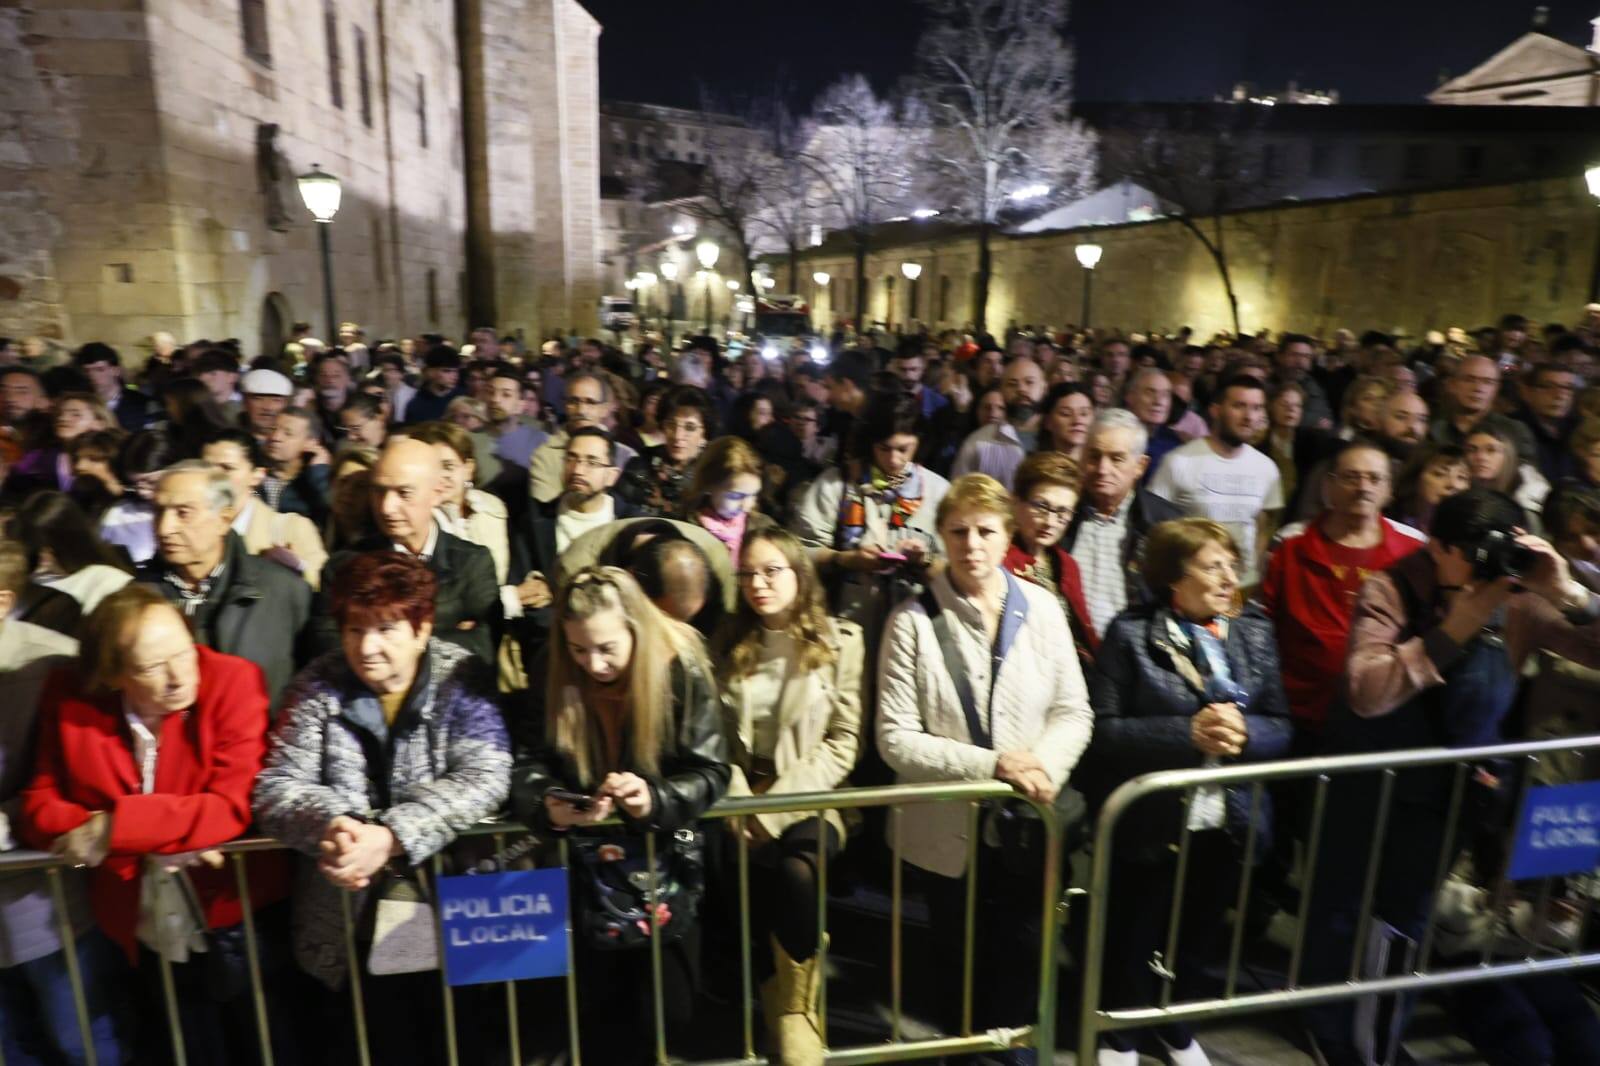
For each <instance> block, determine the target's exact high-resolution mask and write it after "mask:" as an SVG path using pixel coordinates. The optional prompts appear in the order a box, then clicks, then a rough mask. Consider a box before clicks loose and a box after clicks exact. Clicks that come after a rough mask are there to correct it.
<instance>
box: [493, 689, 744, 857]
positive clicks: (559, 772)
mask: <svg viewBox="0 0 1600 1066" xmlns="http://www.w3.org/2000/svg"><path fill="white" fill-rule="evenodd" d="M528 693H529V697H530V698H529V700H528V703H527V704H526V705H525V706H524V707H523V709H522V714H521V715H520V720H519V721H518V722H516V723H515V724H514V727H513V730H514V734H515V735H514V740H515V745H516V766H515V768H514V769H513V770H512V773H511V809H512V811H513V813H514V814H515V815H516V817H517V819H518V820H519V821H521V822H523V823H524V824H525V825H527V826H529V827H531V828H532V829H533V830H534V831H535V832H537V833H540V834H541V835H543V834H546V833H549V832H551V831H552V829H551V825H550V821H549V819H548V817H546V814H545V806H544V794H545V793H546V792H547V791H548V790H550V789H552V788H565V789H571V790H573V791H577V792H583V791H587V789H588V787H589V786H588V785H587V783H586V782H584V781H583V780H581V779H580V778H579V776H578V767H577V764H576V763H575V762H574V761H573V759H572V757H571V755H570V754H569V753H568V752H564V751H558V750H557V749H555V748H553V747H551V746H550V743H549V741H548V740H546V738H545V735H544V721H545V714H544V693H543V691H542V690H541V686H537V685H536V686H533V687H531V688H530V689H529V690H528ZM672 693H673V696H672V722H673V729H672V735H671V737H670V738H668V739H669V745H670V746H669V747H668V748H667V750H666V751H663V752H662V753H661V766H660V769H659V771H658V772H657V773H654V774H646V773H641V772H640V771H639V770H638V769H636V768H635V767H633V766H632V765H630V763H631V759H630V751H629V745H628V743H627V742H626V738H624V743H623V746H622V750H623V755H622V765H621V766H619V767H617V768H616V769H617V770H619V771H621V772H624V773H637V774H639V776H640V777H643V778H644V779H645V780H646V781H647V782H649V785H650V813H649V815H647V816H646V817H644V818H630V817H629V816H628V815H627V814H626V813H624V812H623V811H622V810H621V809H620V808H618V812H617V813H618V816H619V817H620V818H621V819H622V821H623V824H624V825H625V826H626V827H627V829H628V831H629V832H634V833H646V832H671V831H672V830H675V829H679V828H681V827H683V826H687V825H692V824H693V823H694V821H695V820H696V819H697V818H699V817H700V815H702V814H703V813H705V811H706V808H708V807H710V806H711V805H712V804H713V803H715V802H717V800H719V799H721V798H722V794H723V793H724V792H726V791H727V790H728V778H729V776H730V775H731V774H732V769H731V767H730V765H729V762H728V741H727V738H726V737H725V736H724V735H723V732H722V714H721V709H720V707H719V705H718V702H717V690H716V686H715V685H714V684H713V683H712V681H711V679H710V678H709V677H707V676H706V675H705V674H703V673H702V672H701V671H700V670H699V669H698V668H697V667H692V666H687V665H685V663H684V662H683V660H682V659H679V660H678V661H677V662H676V663H674V664H673V667H672Z"/></svg>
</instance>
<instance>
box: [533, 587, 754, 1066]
mask: <svg viewBox="0 0 1600 1066" xmlns="http://www.w3.org/2000/svg"><path fill="white" fill-rule="evenodd" d="M513 733H514V739H515V743H516V750H517V769H516V770H515V772H514V774H513V778H512V808H513V810H514V812H515V813H516V816H517V818H518V819H519V820H521V821H522V822H524V823H525V824H527V825H529V826H532V827H533V828H534V829H535V831H536V832H537V833H539V834H540V835H542V836H546V837H548V836H549V835H550V834H562V835H567V836H568V838H569V840H570V842H571V860H570V861H571V862H572V864H573V866H574V871H575V872H574V875H573V893H574V897H573V904H572V906H573V912H574V913H573V936H574V938H575V941H576V944H575V947H576V951H577V966H576V969H577V975H576V979H577V981H578V982H579V989H580V992H579V998H578V1002H579V1003H580V1005H581V1007H580V1010H581V1012H582V1016H581V1019H580V1022H581V1046H582V1049H583V1054H584V1058H585V1059H589V1060H592V1061H594V1062H604V1063H645V1062H652V1061H654V1056H653V1053H652V1049H653V1041H652V1040H651V1034H652V1031H653V1027H652V1025H651V1024H650V1019H652V1018H653V1012H654V1007H653V1000H652V993H651V953H650V950H649V941H650V938H651V937H652V936H659V937H660V938H661V941H662V949H663V950H662V967H663V975H662V976H663V980H662V986H661V993H662V999H663V1007H664V1011H665V1015H666V1021H667V1023H668V1024H669V1026H670V1027H678V1026H682V1025H684V1024H686V1023H687V1022H688V1020H689V1016H690V1012H691V1008H692V1006H693V999H694V991H695V988H694V985H695V982H694V973H695V970H696V964H697V957H698V953H699V946H698V940H699V937H698V929H697V923H696V917H695V911H696V909H697V907H698V903H699V898H698V891H697V887H696V885H695V863H696V861H698V860H697V859H696V855H697V848H696V840H697V838H696V837H695V835H694V824H695V821H696V819H698V818H699V817H700V815H701V814H703V813H704V812H705V810H706V809H707V808H708V807H710V806H711V805H712V804H713V803H715V802H716V801H717V800H718V799H719V798H721V796H722V794H723V793H724V792H725V791H726V790H727V787H728V779H729V776H730V773H731V770H730V767H729V765H728V747H727V741H726V740H725V739H724V737H723V732H722V720H721V714H720V711H719V709H718V707H717V696H716V688H715V685H714V684H713V682H712V675H711V668H710V665H709V664H708V663H707V662H706V657H705V651H704V649H703V646H702V645H701V643H700V637H699V636H698V635H697V634H696V633H695V632H694V630H692V629H690V628H689V627H688V626H686V625H683V624H682V623H680V622H676V621H673V620H672V619H671V618H668V617H667V616H666V615H665V614H663V613H662V612H661V611H660V610H658V609H657V608H656V607H655V605H654V604H652V603H651V602H650V601H649V600H648V599H646V598H645V595H644V593H643V592H642V591H641V590H640V588H639V586H638V584H637V583H636V582H635V581H634V580H633V578H632V577H630V576H628V574H627V573H626V572H625V571H622V570H619V569H617V568H615V567H592V568H589V569H586V570H580V571H579V572H578V573H576V574H574V575H573V576H572V578H571V580H570V581H568V582H567V583H566V584H565V585H564V586H562V588H561V590H560V591H559V593H558V594H557V596H556V601H555V610H554V617H553V622H552V625H551V629H550V656H549V669H548V674H547V677H546V684H545V685H544V686H543V687H542V689H541V688H540V687H538V686H535V687H533V688H530V689H529V702H528V705H527V706H525V707H524V708H523V709H522V713H521V714H520V715H518V716H516V719H515V722H514V725H513ZM612 817H615V818H618V819H620V821H621V826H620V827H610V828H606V829H603V830H590V829H589V828H588V827H590V826H593V825H594V823H596V822H600V821H603V820H606V819H608V818H612ZM647 835H653V836H654V838H655V851H656V874H657V884H658V885H659V886H662V887H667V886H668V884H669V883H670V884H671V885H675V886H677V889H678V890H677V891H676V892H673V893H671V896H670V905H669V906H666V907H654V908H653V909H652V910H651V911H648V912H645V913H646V916H645V917H644V918H641V919H640V921H639V922H637V923H634V924H630V925H627V926H625V927H619V926H617V925H616V924H615V923H613V922H612V921H611V920H610V919H608V917H607V915H608V913H624V914H625V913H628V912H630V911H633V910H638V909H639V908H640V907H641V906H643V905H648V901H643V902H641V899H640V898H639V897H638V895H637V893H633V894H630V893H629V891H628V888H627V886H628V885H630V884H632V885H635V886H639V885H647V884H648V883H649V869H650V868H649V867H648V865H646V863H647V853H646V850H645V843H644V838H645V837H646V836H647ZM602 868H603V869H602ZM612 874H616V875H618V876H617V877H616V878H613V877H612V876H611V875H612ZM602 901H604V902H602ZM651 918H653V919H654V920H653V921H652V920H651Z"/></svg>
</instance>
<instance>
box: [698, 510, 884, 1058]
mask: <svg viewBox="0 0 1600 1066" xmlns="http://www.w3.org/2000/svg"><path fill="white" fill-rule="evenodd" d="M735 577H736V578H737V579H738V582H739V607H738V610H737V612H736V613H735V614H734V615H733V617H731V618H730V619H728V621H727V622H726V623H724V625H723V628H722V632H721V634H720V637H719V639H718V641H717V643H716V652H717V654H716V656H715V658H716V661H717V664H718V681H719V682H720V683H721V688H722V716H723V723H724V727H725V731H726V733H727V735H728V738H729V740H730V743H731V745H732V747H733V762H734V766H733V780H732V783H731V784H730V785H729V788H728V793H729V795H734V796H748V795H753V794H755V795H760V794H767V795H773V794H781V793H787V792H827V791H829V790H831V789H835V788H839V787H841V786H843V785H844V783H845V780H846V779H847V778H848V777H849V776H850V771H851V770H852V769H854V767H855V764H856V757H857V755H858V754H859V752H860V740H861V664H862V658H863V655H864V644H863V641H862V636H861V629H860V627H859V626H856V625H854V624H852V623H850V622H846V621H843V620H842V619H836V618H829V617H828V614H827V609H826V604H825V602H824V598H823V594H822V585H821V582H820V581H819V579H818V578H817V571H816V568H815V567H814V566H812V564H811V560H810V558H809V557H808V556H807V555H806V550H805V546H804V545H802V544H801V543H800V541H799V540H798V539H797V538H796V537H795V536H794V534H792V533H790V532H788V531H787V530H784V529H763V530H754V531H752V532H750V533H747V534H746V535H745V538H744V546H743V550H742V551H741V552H740V563H739V569H738V570H737V571H735ZM728 826H729V828H730V829H731V830H733V831H734V832H735V833H743V835H744V837H745V839H746V841H748V843H749V845H750V878H751V890H750V900H751V904H752V907H753V908H754V910H753V913H752V915H751V922H750V930H751V938H752V940H753V941H754V943H755V945H756V951H757V952H758V953H759V957H760V958H761V959H762V963H763V966H762V968H763V970H765V971H767V972H768V973H769V974H770V976H768V977H767V978H766V979H765V980H764V981H763V982H762V985H761V1002H762V1006H763V1008H764V1011H765V1016H766V1022H767V1036H768V1039H769V1040H771V1041H772V1042H773V1043H774V1044H775V1045H776V1048H775V1050H776V1054H777V1058H778V1060H779V1061H781V1062H783V1063H784V1064H785V1066H790V1064H802V1063H808V1064H816V1063H821V1062H822V1036H821V1032H822V1027H821V1024H820V1022H819V1021H818V1018H817V994H818V989H819V987H820V984H819V983H820V981H821V975H820V972H819V968H820V966H821V963H820V961H819V959H818V957H817V950H818V946H819V943H820V940H819V930H818V928H817V892H818V884H817V862H818V858H817V856H818V853H819V852H822V851H823V850H824V849H825V850H826V852H827V858H828V860H829V861H832V859H833V858H834V857H835V856H836V855H838V853H839V851H840V849H841V848H842V847H843V846H844V839H845V826H844V821H843V819H841V818H840V816H839V814H838V812H837V811H828V812H826V813H825V814H823V815H820V816H819V815H815V814H766V815H759V816H757V817H754V818H750V819H747V820H744V821H742V822H738V821H730V822H729V823H728ZM735 876H736V875H735ZM768 948H770V956H769V953H768V950H767V949H768Z"/></svg>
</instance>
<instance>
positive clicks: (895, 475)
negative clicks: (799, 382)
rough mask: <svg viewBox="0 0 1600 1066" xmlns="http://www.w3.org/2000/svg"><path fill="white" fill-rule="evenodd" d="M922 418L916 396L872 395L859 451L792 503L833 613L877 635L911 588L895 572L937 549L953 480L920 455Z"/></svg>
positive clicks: (923, 561)
mask: <svg viewBox="0 0 1600 1066" xmlns="http://www.w3.org/2000/svg"><path fill="white" fill-rule="evenodd" d="M921 417H922V408H921V406H920V401H918V400H917V398H916V397H914V396H908V395H905V394H903V393H892V394H891V393H878V394H876V395H874V396H873V398H872V400H871V402H870V403H869V404H868V407H867V410H866V411H865V412H864V414H863V415H862V419H861V424H860V425H859V426H858V427H857V435H856V439H855V446H856V452H855V456H854V458H852V459H851V460H849V461H848V462H847V463H845V464H844V465H842V466H839V467H834V468H832V469H829V470H825V471H823V472H822V473H821V474H819V475H818V476H817V479H816V480H815V481H813V482H812V483H811V487H810V488H809V489H807V490H806V492H805V494H804V495H803V496H802V497H801V499H800V501H799V503H798V504H797V505H796V507H795V514H794V518H795V530H796V532H797V533H798V534H799V536H800V540H801V542H802V543H803V544H805V546H806V547H807V548H808V549H809V550H810V552H811V559H812V561H813V562H814V563H815V564H816V566H817V569H818V570H819V571H820V572H821V573H822V574H823V576H824V577H825V579H826V580H827V582H828V588H829V591H830V592H831V594H832V597H833V608H834V613H835V614H837V615H839V616H840V617H842V618H847V619H849V620H850V621H852V622H855V623H856V624H857V625H859V626H861V628H862V630H863V631H864V632H865V633H867V634H868V635H869V639H873V640H874V641H875V639H876V637H875V635H876V634H878V633H881V632H882V631H883V622H884V619H885V618H887V617H888V615H889V609H890V608H891V607H893V606H894V604H895V602H897V600H898V599H899V593H900V592H909V591H911V590H910V588H909V587H905V588H902V589H897V588H896V586H895V578H896V577H897V576H900V575H902V574H906V576H916V577H920V576H921V575H922V573H923V572H924V570H925V568H926V567H927V565H928V564H929V562H931V561H932V560H933V559H934V558H935V557H936V556H937V555H938V537H937V531H936V529H935V526H934V520H933V516H934V514H935V513H936V512H937V511H938V509H939V501H940V500H942V499H944V494H945V492H946V491H947V490H948V489H949V488H950V483H949V482H948V481H946V480H945V479H944V478H942V477H940V476H939V475H938V474H935V473H934V472H933V471H931V470H929V469H928V468H927V467H925V466H923V465H922V464H921V463H918V462H917V461H916V455H917V450H918V447H919V445H920V438H919V437H918V435H917V427H918V424H919V422H920V420H921ZM908 572H909V573H908ZM873 651H875V645H874V647H872V648H869V649H868V652H869V654H870V653H872V652H873Z"/></svg>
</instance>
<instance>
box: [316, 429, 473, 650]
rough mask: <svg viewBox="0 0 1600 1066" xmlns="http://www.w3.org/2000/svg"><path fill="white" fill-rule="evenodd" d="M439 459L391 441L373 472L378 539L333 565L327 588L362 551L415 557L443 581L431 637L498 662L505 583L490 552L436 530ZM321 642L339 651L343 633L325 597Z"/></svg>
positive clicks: (326, 574) (416, 445)
mask: <svg viewBox="0 0 1600 1066" xmlns="http://www.w3.org/2000/svg"><path fill="white" fill-rule="evenodd" d="M439 475H440V469H439V458H438V455H437V453H436V452H435V451H434V449H433V447H432V445H428V444H424V443H422V442H421V441H417V440H412V439H411V438H409V437H398V438H394V439H391V440H390V441H389V443H388V444H387V445H386V446H385V447H384V449H383V454H382V455H380V456H379V457H378V463H377V465H376V466H374V467H373V468H372V480H371V489H370V492H371V501H372V517H373V519H374V520H375V521H376V522H377V525H378V533H377V535H375V536H373V537H369V538H368V539H366V540H364V541H362V542H360V543H359V544H357V545H356V546H355V548H354V549H352V550H350V551H343V552H340V553H338V554H337V555H335V556H334V557H333V558H332V559H330V560H329V561H328V565H327V567H326V569H325V570H324V571H323V582H322V587H323V588H324V589H327V588H331V587H332V586H333V584H334V579H333V575H336V574H337V573H338V571H339V568H340V567H341V566H343V565H344V564H345V563H347V562H349V561H350V559H351V558H353V557H354V556H355V555H356V554H357V553H359V552H368V551H397V552H403V553H405V554H407V555H414V556H416V557H417V558H419V559H421V560H422V561H423V562H424V563H425V564H427V567H428V569H430V570H432V571H433V573H434V576H435V577H437V578H438V579H439V593H438V596H437V597H436V598H435V600H434V620H433V627H434V628H433V631H434V635H435V636H437V637H438V638H439V639H440V640H448V641H450V642H451V643H453V644H459V645H460V646H461V647H463V648H466V649H467V650H468V651H470V652H474V653H475V654H477V655H478V656H479V657H480V658H481V659H483V660H484V662H486V663H491V664H492V663H493V662H494V633H493V632H492V630H493V628H494V627H497V626H498V625H499V623H500V620H501V612H500V585H499V582H498V581H497V580H496V578H495V570H494V559H493V557H492V556H490V554H489V549H487V548H484V547H481V546H480V545H477V544H472V543H469V542H468V541H464V540H462V539H461V538H460V537H457V536H455V535H454V534H452V533H447V532H446V531H445V530H443V529H441V528H440V527H439V523H438V522H437V520H436V519H435V518H434V508H435V507H437V506H438V504H439V502H440V500H441V499H442V498H443V492H442V490H441V486H440V480H439ZM317 632H318V643H319V644H320V646H321V647H323V648H324V649H332V648H336V647H338V646H339V633H338V629H337V627H336V626H335V624H334V622H333V617H332V614H331V613H330V611H329V604H328V603H327V601H326V599H325V598H324V599H323V600H322V602H321V603H320V604H319V610H318V625H317Z"/></svg>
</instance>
